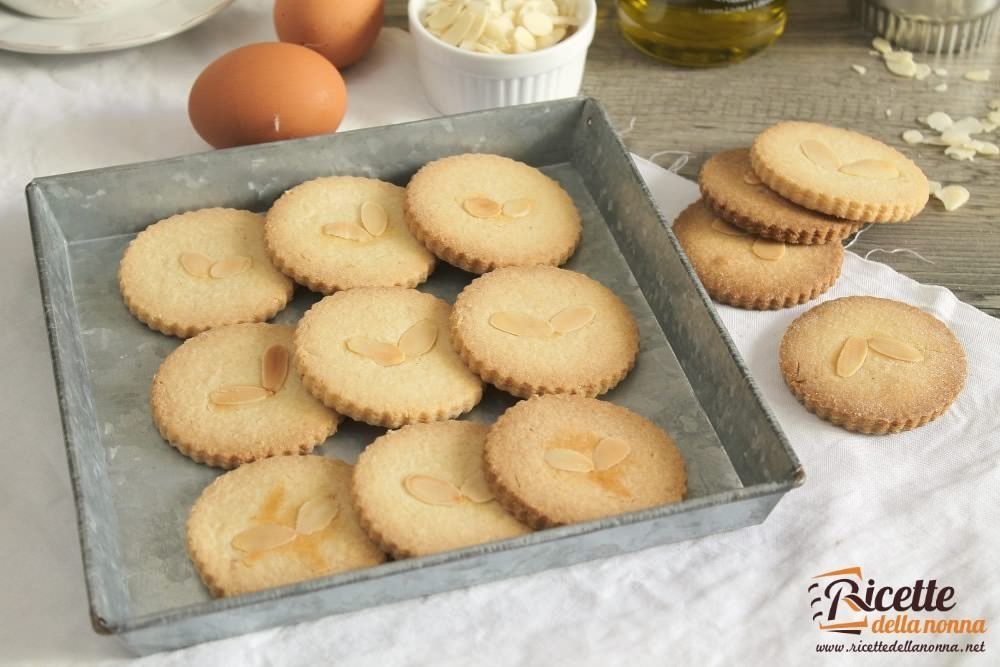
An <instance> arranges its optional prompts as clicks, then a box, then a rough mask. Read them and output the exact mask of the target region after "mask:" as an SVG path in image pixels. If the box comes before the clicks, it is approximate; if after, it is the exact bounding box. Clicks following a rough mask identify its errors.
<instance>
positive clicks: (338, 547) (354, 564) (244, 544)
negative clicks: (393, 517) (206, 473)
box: [187, 456, 385, 597]
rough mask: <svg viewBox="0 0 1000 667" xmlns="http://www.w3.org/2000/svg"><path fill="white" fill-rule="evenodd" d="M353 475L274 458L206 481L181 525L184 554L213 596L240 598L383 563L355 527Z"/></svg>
mask: <svg viewBox="0 0 1000 667" xmlns="http://www.w3.org/2000/svg"><path fill="white" fill-rule="evenodd" d="M351 471H352V466H350V465H348V464H346V463H344V462H343V461H338V460H335V459H327V458H323V457H322V456H277V457H274V458H270V459H264V460H263V461H256V462H254V463H249V464H247V465H245V466H240V467H239V468H237V469H236V470H233V471H232V472H228V473H226V474H225V475H222V476H220V477H219V478H217V479H216V480H215V481H214V482H212V483H211V484H210V485H209V486H208V487H207V488H206V489H205V490H204V491H203V492H202V494H201V496H200V497H199V498H198V500H197V502H195V504H194V507H192V508H191V514H190V516H189V517H188V522H187V547H188V554H189V555H190V557H191V560H192V561H193V562H194V565H195V568H196V569H197V570H198V574H199V576H201V579H202V581H203V582H205V586H207V587H208V590H209V591H210V592H211V593H212V595H214V596H216V597H228V596H230V595H241V594H243V593H250V592H253V591H259V590H263V589H265V588H273V587H275V586H283V585H286V584H292V583H295V582H298V581H304V580H306V579H315V578H317V577H324V576H328V575H331V574H336V573H338V572H346V571H348V570H357V569H360V568H364V567H371V566H373V565H378V564H379V563H382V562H383V561H385V554H384V553H382V552H381V551H380V550H379V548H378V547H377V546H375V544H373V543H372V541H371V540H369V539H368V536H367V535H365V532H364V531H363V530H362V529H361V526H360V525H359V524H358V519H357V516H356V514H355V512H354V507H353V506H352V505H351Z"/></svg>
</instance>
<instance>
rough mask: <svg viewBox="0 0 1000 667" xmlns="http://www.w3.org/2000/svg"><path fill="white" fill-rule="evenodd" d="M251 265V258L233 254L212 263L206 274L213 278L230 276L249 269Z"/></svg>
mask: <svg viewBox="0 0 1000 667" xmlns="http://www.w3.org/2000/svg"><path fill="white" fill-rule="evenodd" d="M251 266H253V260H252V259H251V258H249V257H244V256H242V255H233V256H232V257H226V258H225V259H221V260H219V261H218V262H216V263H215V264H213V265H212V268H211V269H209V270H208V275H210V276H212V277H213V278H231V277H233V276H236V275H239V274H241V273H243V272H244V271H249V270H250V267H251Z"/></svg>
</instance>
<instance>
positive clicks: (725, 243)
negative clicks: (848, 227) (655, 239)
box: [674, 201, 844, 310]
mask: <svg viewBox="0 0 1000 667" xmlns="http://www.w3.org/2000/svg"><path fill="white" fill-rule="evenodd" d="M674 234H676V235H677V240H678V241H680V244H681V246H682V247H683V248H684V252H685V253H686V254H687V256H688V259H689V260H691V264H692V265H693V266H694V270H695V272H696V273H697V274H698V278H699V279H700V280H701V283H702V285H704V286H705V291H706V292H708V294H709V296H711V297H712V298H713V299H715V300H716V301H718V302H719V303H725V304H728V305H730V306H736V307H737V308H747V309H752V310H768V309H774V308H788V307H790V306H794V305H796V304H800V303H805V302H806V301H809V300H811V299H815V298H816V297H817V296H819V295H820V294H822V293H823V292H825V291H826V290H828V289H830V287H831V286H832V285H833V283H835V282H836V281H837V277H838V276H840V267H841V265H842V264H843V262H844V248H843V247H842V246H841V245H840V244H839V243H824V244H823V245H786V244H784V243H782V242H781V241H772V240H769V239H762V238H758V237H753V236H750V235H748V234H747V233H746V232H745V231H743V230H742V229H739V228H738V227H733V226H732V225H730V224H728V223H726V222H724V221H723V220H721V219H720V218H718V217H716V215H715V214H714V213H712V212H711V211H710V210H708V208H707V207H706V206H705V204H704V202H702V201H697V202H695V203H694V204H691V205H690V206H688V207H687V208H686V209H684V210H683V211H682V212H681V214H680V215H679V216H677V220H676V222H674Z"/></svg>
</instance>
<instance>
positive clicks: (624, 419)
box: [484, 396, 687, 528]
mask: <svg viewBox="0 0 1000 667" xmlns="http://www.w3.org/2000/svg"><path fill="white" fill-rule="evenodd" d="M484 464H485V470H486V480H487V482H488V484H489V486H490V488H491V489H492V490H493V492H494V494H495V495H496V497H497V499H498V500H499V501H500V503H501V504H502V505H503V506H504V507H506V508H507V510H508V511H510V512H511V513H512V514H513V515H514V516H516V517H517V518H518V519H520V520H521V521H523V522H524V523H526V524H528V525H529V526H532V527H533V528H550V527H552V526H559V525H563V524H567V523H575V522H578V521H590V520H592V519H599V518H602V517H606V516H614V515H616V514H621V513H623V512H633V511H636V510H641V509H646V508H648V507H655V506H657V505H665V504H667V503H675V502H678V501H680V500H682V499H683V498H684V496H685V494H686V493H687V472H686V470H685V467H684V460H683V459H682V457H681V454H680V452H679V451H678V449H677V446H676V445H675V444H674V441H673V440H672V439H671V438H670V436H669V435H667V433H665V432H664V431H663V430H662V429H661V428H659V427H658V426H657V425H656V424H654V423H653V422H651V421H649V420H648V419H646V418H644V417H641V416H639V415H637V414H636V413H634V412H631V411H630V410H626V409H625V408H622V407H619V406H617V405H614V404H613V403H608V402H606V401H600V400H597V399H593V398H583V397H580V396H536V397H534V398H531V399H529V400H527V401H521V402H520V403H518V404H516V405H515V406H514V407H512V408H510V409H509V410H507V411H506V412H505V413H504V414H503V415H501V416H500V419H498V420H497V422H496V424H494V425H493V427H492V428H491V429H490V431H489V433H488V434H487V436H486V449H485V453H484Z"/></svg>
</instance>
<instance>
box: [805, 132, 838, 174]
mask: <svg viewBox="0 0 1000 667" xmlns="http://www.w3.org/2000/svg"><path fill="white" fill-rule="evenodd" d="M799 150H801V151H802V154H803V155H805V156H806V158H808V160H809V161H810V162H812V163H813V164H814V165H816V166H817V167H819V168H820V169H829V170H831V171H835V170H836V169H838V168H839V167H840V160H839V159H838V158H837V156H836V154H834V152H833V151H832V150H831V149H830V147H829V146H827V145H826V144H824V143H823V142H822V141H817V140H815V139H806V140H805V141H803V142H802V143H801V144H799Z"/></svg>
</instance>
